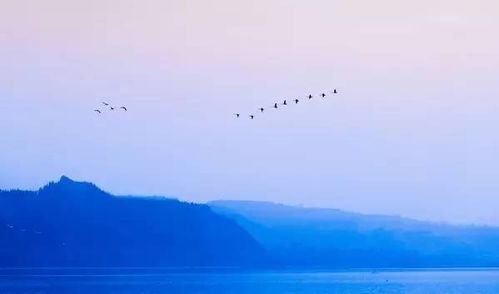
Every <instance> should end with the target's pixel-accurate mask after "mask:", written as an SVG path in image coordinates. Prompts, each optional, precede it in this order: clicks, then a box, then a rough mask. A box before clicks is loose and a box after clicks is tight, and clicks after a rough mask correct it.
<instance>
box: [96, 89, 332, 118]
mask: <svg viewBox="0 0 499 294" xmlns="http://www.w3.org/2000/svg"><path fill="white" fill-rule="evenodd" d="M331 94H338V91H337V90H336V89H334V90H333V91H331ZM326 96H327V94H326V93H321V94H320V97H322V98H326ZM306 98H308V100H311V99H312V98H314V96H312V94H309V95H308V96H307V97H306ZM293 102H294V103H295V104H298V103H299V102H300V99H298V98H296V99H293V100H292V101H291V103H293ZM102 105H104V107H105V108H106V109H109V110H110V111H114V110H115V109H116V108H115V107H114V106H112V105H111V104H109V103H107V102H102ZM279 105H284V106H286V105H288V100H286V99H284V101H283V102H282V103H278V102H275V103H274V105H272V106H271V108H274V109H277V108H279ZM119 109H120V110H124V111H128V109H127V108H126V107H125V106H121V107H120V108H119ZM94 111H95V112H97V113H98V114H102V112H103V111H104V110H102V109H95V110H94ZM258 111H260V113H263V112H264V111H265V108H264V107H260V108H258ZM234 115H235V116H236V118H239V117H241V113H234ZM248 117H249V118H250V119H255V115H254V114H249V115H248Z"/></svg>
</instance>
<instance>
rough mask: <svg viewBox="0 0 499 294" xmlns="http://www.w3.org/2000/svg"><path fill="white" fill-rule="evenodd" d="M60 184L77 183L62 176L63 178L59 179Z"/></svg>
mask: <svg viewBox="0 0 499 294" xmlns="http://www.w3.org/2000/svg"><path fill="white" fill-rule="evenodd" d="M59 183H75V181H73V180H72V179H70V178H69V177H67V176H64V175H63V176H61V178H60V179H59Z"/></svg>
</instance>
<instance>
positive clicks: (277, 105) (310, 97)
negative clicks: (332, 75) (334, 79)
mask: <svg viewBox="0 0 499 294" xmlns="http://www.w3.org/2000/svg"><path fill="white" fill-rule="evenodd" d="M331 94H338V91H337V90H336V89H334V90H333V91H331ZM326 96H327V94H326V93H321V94H320V97H322V98H326ZM306 98H307V100H311V99H312V98H314V96H312V94H309V95H308V96H307V97H306ZM293 102H294V104H298V103H299V102H300V99H298V98H296V99H293V100H291V103H293ZM279 105H284V106H285V105H288V100H286V99H285V100H284V101H283V102H282V103H278V102H275V103H274V105H272V106H271V108H274V109H277V108H279ZM258 111H260V113H263V112H264V111H265V108H264V107H260V108H258ZM234 115H235V116H236V118H240V117H241V113H234ZM248 117H249V118H250V119H255V115H254V114H249V115H248Z"/></svg>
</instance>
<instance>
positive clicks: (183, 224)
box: [0, 177, 499, 268]
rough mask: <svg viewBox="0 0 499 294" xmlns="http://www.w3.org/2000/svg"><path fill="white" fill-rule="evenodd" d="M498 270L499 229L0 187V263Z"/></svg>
mask: <svg viewBox="0 0 499 294" xmlns="http://www.w3.org/2000/svg"><path fill="white" fill-rule="evenodd" d="M14 266H15V267H42V266H44V267H57V266H65V267H67V266H85V267H86V266H92V267H94V266H97V267H122V266H127V267H130V266H131V267H134V266H145V267H156V266H162V267H164V266H167V267H170V266H171V267H198V266H238V267H255V266H257V267H270V268H279V267H286V268H289V267H301V268H307V267H309V268H312V267H328V268H334V267H336V268H359V267H364V268H365V267H461V266H463V267H464V266H499V229H497V228H489V227H476V226H452V225H443V224H435V223H429V222H421V221H414V220H410V219H404V218H400V217H392V216H375V215H362V214H357V213H350V212H344V211H340V210H335V209H317V208H300V207H291V206H285V205H280V204H273V203H265V202H250V201H215V202H211V203H209V204H193V203H186V202H181V201H178V200H174V199H167V198H164V197H131V196H113V195H110V194H108V193H106V192H104V191H102V190H100V189H99V188H97V187H96V186H95V185H93V184H91V183H84V182H75V181H72V180H71V179H69V178H67V177H62V178H61V179H60V181H58V182H56V183H50V184H48V185H47V186H45V187H43V188H41V189H40V190H38V191H17V190H16V191H0V267H14Z"/></svg>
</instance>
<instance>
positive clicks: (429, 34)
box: [0, 0, 499, 225]
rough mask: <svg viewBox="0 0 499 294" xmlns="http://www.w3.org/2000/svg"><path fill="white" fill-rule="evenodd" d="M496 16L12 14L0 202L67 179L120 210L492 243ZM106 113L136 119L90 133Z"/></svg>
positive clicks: (179, 0)
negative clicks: (270, 215) (369, 224)
mask: <svg viewBox="0 0 499 294" xmlns="http://www.w3.org/2000/svg"><path fill="white" fill-rule="evenodd" d="M498 11H499V3H498V2H497V1H495V0H494V1H487V0H477V1H460V0H453V1H450V0H431V1H430V0H420V1H396V0H380V1H367V0H362V1H361V0H337V1H318V0H311V1H293V0H288V1H277V0H256V1H233V0H216V1H214V0H203V1H192V0H167V1H164V0H161V1H160V0H144V1H138V0H135V1H132V0H120V1H118V0H98V1H97V0H85V1H83V0H75V1H65V0H45V1H38V0H2V1H0V189H13V188H22V189H37V188H38V187H40V186H43V185H44V184H46V183H47V182H49V181H54V180H57V179H58V178H59V177H60V176H61V175H67V176H69V177H71V178H74V179H77V180H85V181H91V182H94V183H96V184H97V185H99V186H100V187H102V188H103V189H105V190H107V191H109V192H112V193H115V194H120V195H128V194H133V195H164V196H171V197H176V198H179V199H181V200H186V201H194V202H206V201H209V200H215V199H246V200H263V201H275V202H281V203H287V204H293V205H303V206H314V207H332V208H340V209H345V210H351V211H357V212H363V213H381V214H396V215H402V216H408V217H413V218H418V219H424V220H433V221H443V222H455V223H477V224H491V225H499V214H498V213H497V210H498V209H499V197H498V195H499V181H498V178H499V168H498V166H499V132H497V126H498V125H499V115H497V113H498V111H499V55H498V54H497V52H499V39H498V38H497V35H498V34H499V17H498ZM334 88H337V89H338V91H339V92H340V93H339V94H338V95H336V96H328V98H327V99H323V100H320V99H312V101H302V102H300V103H299V104H298V105H289V106H287V107H281V108H279V109H278V110H276V111H272V110H271V109H268V111H265V112H264V113H263V114H258V110H257V108H258V107H261V106H263V107H269V106H271V105H273V103H274V102H277V101H281V100H283V99H294V98H305V96H306V95H308V94H310V93H311V94H314V95H315V94H319V93H321V92H323V91H331V90H332V89H334ZM102 101H106V102H109V103H112V104H113V105H115V106H118V107H119V106H122V105H125V106H127V107H128V109H129V111H128V112H126V113H125V112H123V111H121V112H117V111H115V112H110V111H105V112H104V113H103V114H102V115H97V114H96V113H95V112H93V110H94V109H96V108H102V105H101V102H102ZM235 112H240V113H242V116H243V117H242V118H240V119H236V118H235V117H234V116H233V115H232V114H233V113H235ZM253 113H254V114H256V118H255V119H254V120H250V119H248V118H247V115H249V114H253Z"/></svg>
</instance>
